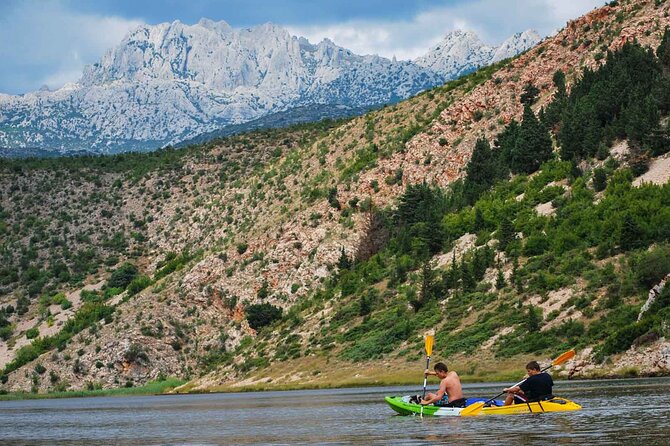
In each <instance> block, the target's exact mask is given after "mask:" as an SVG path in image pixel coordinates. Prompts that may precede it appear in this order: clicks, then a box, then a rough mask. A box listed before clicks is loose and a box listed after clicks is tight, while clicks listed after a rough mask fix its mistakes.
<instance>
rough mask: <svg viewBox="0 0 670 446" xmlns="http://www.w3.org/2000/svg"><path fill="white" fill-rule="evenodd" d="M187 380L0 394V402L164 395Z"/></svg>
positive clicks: (170, 379) (174, 379) (175, 379)
mask: <svg viewBox="0 0 670 446" xmlns="http://www.w3.org/2000/svg"><path fill="white" fill-rule="evenodd" d="M185 383H186V381H185V380H183V379H179V378H168V379H165V380H162V381H150V382H148V383H147V384H145V385H143V386H138V387H119V388H114V389H94V390H67V391H63V392H49V393H31V392H8V393H3V394H0V401H14V400H33V399H56V398H87V397H96V396H136V395H162V394H167V392H169V391H170V390H172V389H174V388H176V387H179V386H182V385H184V384H185Z"/></svg>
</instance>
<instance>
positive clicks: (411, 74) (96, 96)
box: [0, 19, 532, 153]
mask: <svg viewBox="0 0 670 446" xmlns="http://www.w3.org/2000/svg"><path fill="white" fill-rule="evenodd" d="M524 34H525V33H524ZM524 34H521V35H520V36H523V35H524ZM531 41H532V39H530V38H525V40H523V39H521V38H518V39H517V40H515V41H514V42H510V43H509V44H508V45H507V46H505V44H504V45H503V46H501V47H500V48H498V49H496V48H492V47H488V46H486V45H484V44H483V43H482V42H481V41H480V40H479V39H478V38H477V36H476V35H474V34H473V33H463V32H455V33H452V34H450V35H449V36H447V39H445V42H447V43H446V44H445V45H443V46H442V48H436V49H433V50H431V52H429V53H428V54H427V55H426V56H424V57H423V58H420V59H419V60H417V61H415V62H416V63H414V62H409V61H395V60H389V59H386V58H383V57H379V56H359V55H356V54H353V53H352V52H351V51H349V50H347V49H345V48H342V47H339V46H337V45H335V44H334V43H333V42H331V41H329V40H324V41H322V42H320V43H318V44H311V43H309V42H308V41H307V40H306V39H304V38H298V37H294V36H291V35H290V34H289V33H288V32H287V31H286V30H285V29H283V28H281V27H279V26H276V25H273V24H265V25H261V26H257V27H254V28H250V29H239V30H236V29H233V28H231V27H230V26H229V25H228V24H227V23H225V22H223V21H221V22H213V21H211V20H207V19H203V20H201V21H200V22H198V23H197V24H195V25H186V24H183V23H181V22H179V21H175V22H172V23H162V24H159V25H155V26H142V27H139V28H138V29H136V30H135V31H133V32H131V33H130V34H129V35H128V36H126V38H124V40H123V41H122V42H121V43H120V44H119V45H118V46H116V47H115V48H112V49H110V50H109V51H108V52H107V53H106V54H105V55H104V56H103V57H102V59H101V60H100V61H99V62H98V63H96V64H94V65H91V66H88V67H86V69H85V70H84V73H83V75H82V78H81V79H80V80H79V82H77V83H74V84H68V85H65V86H64V87H62V88H61V89H59V90H57V91H49V90H48V89H41V90H39V91H36V92H33V93H28V94H25V95H21V96H9V95H0V147H4V148H9V149H12V150H13V151H14V152H16V149H20V148H35V149H41V150H48V151H53V152H60V153H72V152H77V151H87V152H97V153H114V152H120V151H127V150H152V149H156V148H159V147H162V146H165V145H169V144H176V143H178V142H180V141H183V140H185V139H189V138H192V137H194V136H196V135H198V134H202V133H205V132H211V131H213V130H216V129H219V128H221V127H224V126H227V125H230V124H239V123H243V122H247V121H250V120H254V119H258V118H260V117H263V116H266V115H269V114H272V113H276V112H281V111H285V110H288V109H291V108H294V107H304V106H311V105H314V104H332V105H344V106H347V107H352V108H361V107H362V108H364V107H370V106H374V105H379V104H384V103H390V102H396V101H398V100H401V99H404V98H407V97H409V96H411V95H413V94H416V93H417V92H420V91H422V90H425V89H427V88H431V87H433V86H435V85H439V84H441V83H443V82H444V81H445V80H446V79H449V78H453V77H457V76H458V75H460V74H463V73H465V72H467V71H472V70H473V69H475V68H477V67H479V66H481V65H485V64H486V63H488V62H489V61H491V60H492V58H495V57H498V53H500V54H501V56H500V57H503V55H506V54H512V53H514V51H516V50H517V49H518V48H520V47H522V46H524V45H528V44H530V42H531ZM506 43H507V42H506ZM447 48H448V49H447Z"/></svg>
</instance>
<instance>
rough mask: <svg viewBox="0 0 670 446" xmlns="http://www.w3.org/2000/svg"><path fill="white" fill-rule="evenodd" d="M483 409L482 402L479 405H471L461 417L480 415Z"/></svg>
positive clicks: (463, 411) (462, 412) (462, 411)
mask: <svg viewBox="0 0 670 446" xmlns="http://www.w3.org/2000/svg"><path fill="white" fill-rule="evenodd" d="M483 408H484V401H480V402H478V403H474V404H470V405H469V406H468V407H466V408H465V409H463V410H461V416H462V417H473V416H475V415H479V412H481V411H482V409H483Z"/></svg>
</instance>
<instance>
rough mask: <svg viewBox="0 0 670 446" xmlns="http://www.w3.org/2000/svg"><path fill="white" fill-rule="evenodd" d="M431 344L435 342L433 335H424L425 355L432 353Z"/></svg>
mask: <svg viewBox="0 0 670 446" xmlns="http://www.w3.org/2000/svg"><path fill="white" fill-rule="evenodd" d="M433 344H435V336H433V335H432V334H428V335H426V356H430V355H432V354H433Z"/></svg>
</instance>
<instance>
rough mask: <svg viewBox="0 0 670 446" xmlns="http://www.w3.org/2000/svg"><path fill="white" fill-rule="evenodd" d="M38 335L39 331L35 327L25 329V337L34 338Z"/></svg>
mask: <svg viewBox="0 0 670 446" xmlns="http://www.w3.org/2000/svg"><path fill="white" fill-rule="evenodd" d="M39 335H40V331H39V330H38V329H37V328H36V327H33V328H29V329H28V330H26V338H28V339H35V338H36V337H38V336H39Z"/></svg>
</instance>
